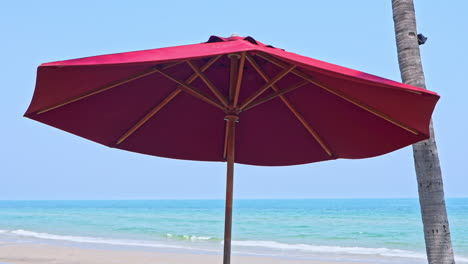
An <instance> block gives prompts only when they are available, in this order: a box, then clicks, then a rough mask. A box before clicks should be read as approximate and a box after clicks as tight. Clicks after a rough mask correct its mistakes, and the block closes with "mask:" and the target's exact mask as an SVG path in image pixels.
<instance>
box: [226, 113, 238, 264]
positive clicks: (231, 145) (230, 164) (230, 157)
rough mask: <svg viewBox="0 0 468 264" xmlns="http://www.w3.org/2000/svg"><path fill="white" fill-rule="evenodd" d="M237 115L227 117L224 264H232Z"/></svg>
mask: <svg viewBox="0 0 468 264" xmlns="http://www.w3.org/2000/svg"><path fill="white" fill-rule="evenodd" d="M237 120H238V117H237V116H236V115H227V116H226V121H227V131H226V133H227V142H226V143H227V153H226V159H227V178H226V212H225V217H224V257H223V264H230V263H231V231H232V201H233V189H234V188H233V187H234V150H235V141H236V134H235V133H236V121H237Z"/></svg>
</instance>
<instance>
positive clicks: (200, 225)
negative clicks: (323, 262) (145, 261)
mask: <svg viewBox="0 0 468 264" xmlns="http://www.w3.org/2000/svg"><path fill="white" fill-rule="evenodd" d="M447 207H448V211H449V217H450V225H451V226H450V227H451V231H452V240H453V244H454V249H455V253H456V255H457V257H458V262H457V263H464V262H466V263H468V199H467V198H457V199H448V200H447ZM233 222H234V223H233V252H234V254H252V255H271V256H278V257H292V258H313V259H334V260H366V261H369V262H380V263H408V261H411V262H412V263H418V262H420V263H424V257H425V255H424V254H425V253H424V238H423V232H422V224H421V218H420V213H419V204H418V201H417V199H306V200H237V201H235V205H234V218H233ZM223 225H224V202H223V201H221V200H150V201H146V200H132V201H0V240H1V241H6V242H19V243H61V244H76V245H78V246H80V245H81V246H88V247H102V246H112V247H133V248H138V249H142V250H161V251H164V250H176V251H195V252H199V253H208V254H219V253H220V252H221V250H222V241H223Z"/></svg>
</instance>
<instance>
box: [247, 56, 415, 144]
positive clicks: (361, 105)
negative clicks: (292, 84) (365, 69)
mask: <svg viewBox="0 0 468 264" xmlns="http://www.w3.org/2000/svg"><path fill="white" fill-rule="evenodd" d="M256 55H257V56H260V57H262V58H263V59H265V60H268V61H270V62H271V63H273V64H275V65H277V66H279V67H281V68H285V67H287V65H286V63H283V62H281V61H279V60H277V59H275V58H273V57H271V56H269V55H266V54H263V53H262V54H260V53H259V54H256ZM292 73H294V74H295V75H297V76H299V77H301V78H303V79H304V80H307V81H308V82H310V83H312V84H314V85H316V86H318V87H320V88H322V89H324V90H326V91H328V92H330V93H332V94H334V95H336V96H338V97H340V98H342V99H344V100H346V101H348V102H350V103H352V104H354V105H356V106H357V107H359V108H361V109H364V110H366V111H367V112H369V113H371V114H373V115H375V116H378V117H380V118H382V119H384V120H385V121H387V122H390V123H392V124H394V125H396V126H398V127H400V128H402V129H404V130H406V131H408V132H410V133H412V134H414V135H419V134H420V132H419V131H418V130H416V129H414V128H411V127H409V126H408V125H406V124H403V123H401V122H399V121H397V120H395V119H393V118H392V117H390V116H388V115H386V114H384V113H382V112H380V111H378V110H376V109H374V108H373V107H371V106H368V105H366V104H365V103H362V102H359V101H358V100H357V99H354V98H352V97H350V96H348V95H346V94H344V93H343V92H341V91H337V90H335V89H332V88H330V87H327V86H325V85H323V84H321V83H319V82H318V81H316V80H314V79H313V78H312V77H310V76H309V75H308V74H306V73H304V72H302V71H299V70H297V69H295V70H293V71H292Z"/></svg>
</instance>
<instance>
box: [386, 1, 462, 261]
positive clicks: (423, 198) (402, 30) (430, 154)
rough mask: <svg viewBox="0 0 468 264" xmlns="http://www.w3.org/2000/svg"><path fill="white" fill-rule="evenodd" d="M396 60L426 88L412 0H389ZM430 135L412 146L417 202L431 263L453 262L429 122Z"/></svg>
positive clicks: (404, 74) (406, 77)
mask: <svg viewBox="0 0 468 264" xmlns="http://www.w3.org/2000/svg"><path fill="white" fill-rule="evenodd" d="M392 8H393V21H394V23H395V35H396V42H397V50H398V62H399V65H400V71H401V78H402V80H403V82H404V83H407V84H410V85H414V86H417V87H421V88H424V89H426V83H425V80H424V73H423V69H422V64H421V56H420V54H419V44H418V39H417V32H416V17H415V11H414V4H413V0H392ZM430 133H431V137H430V138H429V139H428V140H425V141H422V142H419V143H416V144H414V145H413V156H414V164H415V167H416V177H417V181H418V191H419V203H420V205H421V215H422V221H423V226H424V238H425V241H426V253H427V259H428V262H429V263H430V264H454V263H455V260H454V255H453V249H452V241H451V238H450V229H449V223H448V218H447V210H446V207H445V199H444V187H443V182H442V172H441V169H440V162H439V156H438V153H437V145H436V141H435V136H434V129H433V127H432V122H431V124H430Z"/></svg>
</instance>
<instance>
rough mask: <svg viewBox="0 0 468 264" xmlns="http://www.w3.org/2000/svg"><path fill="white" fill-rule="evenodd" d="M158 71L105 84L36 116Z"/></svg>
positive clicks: (141, 73)
mask: <svg viewBox="0 0 468 264" xmlns="http://www.w3.org/2000/svg"><path fill="white" fill-rule="evenodd" d="M177 64H179V62H176V63H171V64H168V65H165V66H164V67H162V69H168V68H170V67H172V66H175V65H177ZM157 71H158V70H157V69H154V68H151V69H148V70H145V71H143V72H140V73H137V74H133V75H130V76H128V77H126V78H124V79H121V80H119V81H117V82H114V83H111V84H107V85H105V86H102V87H99V88H97V89H95V90H93V91H90V92H87V93H85V94H83V95H80V96H76V97H73V98H70V99H68V100H66V101H64V102H62V103H59V104H56V105H53V106H49V107H46V108H43V109H41V110H39V111H37V112H36V114H43V113H45V112H48V111H51V110H54V109H56V108H59V107H62V106H65V105H68V104H71V103H74V102H76V101H79V100H82V99H85V98H87V97H90V96H92V95H95V94H98V93H102V92H104V91H107V90H109V89H112V88H115V87H118V86H120V85H123V84H126V83H128V82H131V81H134V80H138V79H140V78H143V77H145V76H148V75H150V74H153V73H155V72H157Z"/></svg>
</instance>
